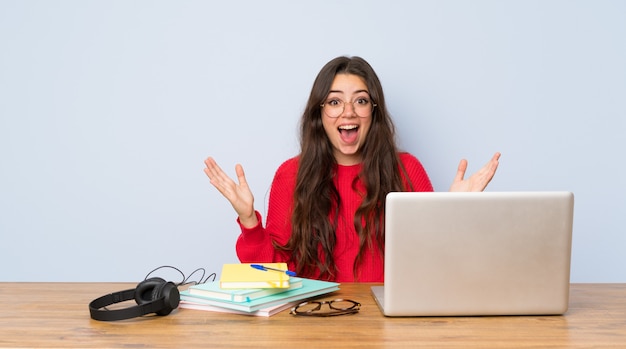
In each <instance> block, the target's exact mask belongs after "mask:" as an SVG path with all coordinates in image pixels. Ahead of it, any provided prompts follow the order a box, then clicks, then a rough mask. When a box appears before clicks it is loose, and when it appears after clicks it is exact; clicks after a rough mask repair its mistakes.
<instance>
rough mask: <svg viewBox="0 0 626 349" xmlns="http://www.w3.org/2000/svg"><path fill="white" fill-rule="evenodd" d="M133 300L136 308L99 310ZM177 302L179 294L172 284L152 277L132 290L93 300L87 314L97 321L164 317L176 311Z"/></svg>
mask: <svg viewBox="0 0 626 349" xmlns="http://www.w3.org/2000/svg"><path fill="white" fill-rule="evenodd" d="M133 298H134V299H135V301H136V302H137V305H136V306H133V307H129V308H124V309H116V310H106V309H105V310H100V309H101V308H103V307H106V306H109V305H111V304H115V303H120V302H124V301H128V300H131V299H133ZM179 302H180V293H179V292H178V288H177V287H176V285H175V284H174V283H173V282H170V281H165V280H163V279H161V278H159V277H153V278H149V279H146V280H144V281H142V282H140V283H139V285H137V287H136V288H134V289H130V290H124V291H119V292H115V293H111V294H107V295H104V296H102V297H100V298H96V299H94V300H93V301H91V303H89V313H90V314H91V318H92V319H94V320H99V321H116V320H126V319H130V318H134V317H139V316H143V315H146V314H150V313H156V314H157V315H160V316H165V315H168V314H169V313H171V312H172V310H174V309H176V308H177V307H178V303H179Z"/></svg>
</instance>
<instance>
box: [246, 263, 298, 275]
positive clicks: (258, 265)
mask: <svg viewBox="0 0 626 349" xmlns="http://www.w3.org/2000/svg"><path fill="white" fill-rule="evenodd" d="M250 266H251V267H252V268H254V269H259V270H263V271H269V270H271V271H277V272H280V273H285V274H287V275H289V276H296V272H295V271H291V270H282V269H276V268H271V267H266V266H264V265H261V264H250Z"/></svg>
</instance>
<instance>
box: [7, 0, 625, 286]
mask: <svg viewBox="0 0 626 349" xmlns="http://www.w3.org/2000/svg"><path fill="white" fill-rule="evenodd" d="M625 16H626V2H625V1H606V0H593V1H592V0H589V1H529V0H525V1H408V0H407V1H330V0H323V1H306V2H302V1H219V2H218V1H96V0H94V1H82V0H76V1H70V0H67V1H17V0H0V234H1V235H0V236H1V239H2V240H1V244H0V263H1V264H2V271H1V272H0V281H138V280H140V279H142V278H143V277H144V276H145V275H146V274H147V273H148V272H149V271H150V270H152V269H154V268H156V267H158V266H160V265H174V266H177V267H179V268H180V269H181V270H183V271H184V272H185V273H186V274H188V273H191V271H193V270H194V269H196V268H198V267H203V268H206V269H207V270H209V271H219V269H220V268H221V265H222V264H223V263H229V262H236V261H237V259H236V256H235V252H234V244H235V240H236V238H237V236H238V234H239V228H238V226H237V225H236V224H235V214H234V211H233V210H232V208H231V207H230V205H229V204H228V202H227V201H226V200H225V199H224V198H222V197H221V195H220V194H219V193H218V192H217V191H216V190H215V189H213V187H212V186H211V185H210V184H209V181H208V179H207V178H206V177H205V175H204V173H203V172H202V169H203V160H204V159H205V158H206V157H207V156H209V155H211V156H214V157H215V158H216V159H217V160H218V162H219V163H220V164H221V165H222V167H223V168H224V169H226V170H227V171H228V172H229V173H230V174H231V175H234V170H233V168H234V165H235V164H236V163H238V162H240V163H242V164H243V165H244V168H245V169H246V172H247V175H248V179H249V182H250V185H251V187H252V188H253V190H254V194H255V197H256V204H257V209H259V210H260V211H261V212H262V213H263V214H264V213H265V211H266V201H267V193H268V190H269V186H270V183H271V180H272V176H273V174H274V171H275V169H276V168H277V167H278V166H279V165H280V163H281V162H282V161H284V160H285V159H287V158H288V157H291V156H293V155H295V154H296V153H297V151H298V139H297V126H298V125H297V123H298V119H299V116H300V114H301V112H302V110H303V107H304V105H305V102H306V99H307V97H308V93H309V89H310V87H311V84H312V82H313V79H314V78H315V75H316V74H317V72H318V71H319V69H320V68H321V67H322V66H323V65H324V64H325V63H326V62H327V61H328V60H330V59H332V58H334V57H336V56H338V55H344V54H348V55H359V56H362V57H364V58H365V59H367V60H368V61H369V62H370V63H371V64H372V65H373V67H374V69H375V70H376V71H377V73H378V74H379V77H380V78H381V80H382V82H383V87H384V88H385V92H386V95H387V98H388V103H389V107H390V110H391V112H392V114H393V116H394V120H395V122H396V125H397V127H398V130H399V137H400V145H401V147H402V148H403V149H405V150H408V151H410V152H411V153H413V154H415V155H416V156H417V157H418V158H420V159H421V160H422V162H423V164H424V166H425V167H426V169H427V170H428V172H429V174H430V176H431V179H432V181H433V184H434V186H435V188H436V190H440V191H444V190H447V188H448V186H449V184H450V182H451V180H452V178H453V176H454V173H455V169H456V166H457V164H458V161H459V160H460V159H461V158H463V157H465V158H467V159H468V160H469V161H470V171H471V172H473V171H475V170H476V169H478V168H479V167H480V166H482V165H483V164H484V163H485V162H486V161H487V160H488V159H489V158H490V157H491V155H492V154H493V152H495V151H500V152H502V154H503V155H502V158H501V165H500V169H499V171H498V173H497V175H496V177H495V179H494V181H493V182H492V184H491V185H490V186H489V190H491V191H526V190H533V191H534V190H567V191H572V192H574V194H575V195H576V208H575V213H576V218H575V223H574V243H573V251H572V256H573V260H572V278H571V279H572V281H573V282H626V268H624V265H626V253H624V248H625V247H626V236H625V234H624V226H625V225H626V224H625V223H626V221H625V218H624V217H625V216H626V210H625V208H626V199H625V198H626V185H625V184H624V180H623V178H622V177H623V176H624V173H625V172H626V166H625V161H624V156H623V152H624V149H626V141H625V140H624V136H623V135H624V133H625V131H626V127H625V119H626V19H625Z"/></svg>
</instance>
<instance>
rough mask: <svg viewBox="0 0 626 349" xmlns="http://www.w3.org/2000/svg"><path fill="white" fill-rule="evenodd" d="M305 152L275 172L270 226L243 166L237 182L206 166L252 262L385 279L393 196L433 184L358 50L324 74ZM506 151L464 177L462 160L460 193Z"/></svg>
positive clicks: (490, 171) (330, 275)
mask: <svg viewBox="0 0 626 349" xmlns="http://www.w3.org/2000/svg"><path fill="white" fill-rule="evenodd" d="M300 126H301V128H300V143H301V150H300V154H299V155H298V156H296V157H294V158H291V159H289V160H287V161H285V162H284V163H283V164H282V165H281V166H280V167H279V168H278V170H277V171H276V174H275V177H274V180H273V182H272V187H271V189H270V197H269V207H268V211H267V219H266V223H265V226H263V224H262V217H261V215H260V214H259V212H258V211H256V210H255V208H254V198H253V195H252V192H251V191H250V188H249V187H248V184H247V182H246V177H245V174H244V171H243V168H242V166H241V165H237V166H236V169H235V170H236V174H237V180H238V183H236V182H235V181H234V180H232V179H231V178H230V177H228V176H227V175H226V173H225V172H224V171H223V170H222V169H221V168H220V167H219V166H218V165H217V163H216V162H215V160H214V159H213V158H211V157H209V158H208V159H207V160H206V161H205V164H206V168H205V169H204V171H205V173H206V174H207V176H208V177H209V179H210V181H211V184H212V185H213V186H215V188H217V190H219V192H220V193H222V195H224V197H226V199H228V201H230V203H231V205H232V206H233V208H234V209H235V211H236V212H237V214H238V222H239V225H240V227H241V235H240V236H239V239H238V240H237V246H236V249H237V255H238V257H239V259H240V260H241V262H243V263H253V262H287V264H288V266H289V268H290V269H292V270H295V271H296V272H297V273H298V275H299V276H302V277H309V278H318V279H323V280H333V281H337V282H352V281H358V282H382V281H383V278H384V275H383V270H384V268H383V262H384V258H383V253H384V242H385V231H384V210H385V197H386V195H387V193H389V192H392V191H433V187H432V184H431V182H430V179H429V178H428V175H427V174H426V171H425V170H424V168H423V167H422V165H421V163H420V162H419V161H418V160H417V158H415V157H414V156H412V155H411V154H408V153H405V152H400V151H399V150H398V149H397V147H396V144H395V129H394V125H393V122H392V120H391V117H390V115H389V112H388V111H387V107H386V105H385V97H384V94H383V89H382V86H381V84H380V81H379V79H378V77H377V75H376V73H375V72H374V70H373V69H372V67H371V66H370V65H369V64H368V63H367V62H366V61H365V60H363V59H362V58H359V57H338V58H335V59H333V60H332V61H330V62H328V63H327V64H326V65H325V66H324V67H323V68H322V70H321V71H320V72H319V74H318V76H317V78H316V79H315V82H314V83H313V88H312V90H311V94H310V96H309V100H308V102H307V106H306V109H305V111H304V114H303V115H302V118H301V122H300ZM499 157H500V154H499V153H496V154H495V155H494V156H493V158H492V159H491V160H490V161H489V162H488V163H487V164H486V165H485V166H484V167H483V168H482V169H480V170H479V171H478V172H476V173H475V174H474V175H472V176H471V177H469V178H468V179H465V178H464V176H465V170H466V168H467V161H465V160H461V162H460V164H459V167H458V171H457V174H456V176H455V178H454V181H453V183H452V186H451V187H450V190H451V191H482V190H483V189H484V188H485V187H486V186H487V184H488V183H489V182H490V181H491V178H492V177H493V175H494V174H495V172H496V169H497V167H498V159H499Z"/></svg>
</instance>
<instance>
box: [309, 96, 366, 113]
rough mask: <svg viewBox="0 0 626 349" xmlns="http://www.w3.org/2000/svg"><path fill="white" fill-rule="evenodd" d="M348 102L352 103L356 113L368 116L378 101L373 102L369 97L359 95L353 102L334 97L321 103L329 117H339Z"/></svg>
mask: <svg viewBox="0 0 626 349" xmlns="http://www.w3.org/2000/svg"><path fill="white" fill-rule="evenodd" d="M346 104H350V105H352V110H354V113H355V114H356V115H357V116H359V117H361V118H366V117H368V116H370V114H371V113H372V111H373V110H374V107H376V103H373V102H372V101H371V100H370V98H369V97H365V96H363V97H357V98H355V99H354V100H353V101H351V102H346V101H344V100H342V99H339V98H336V97H332V98H329V99H327V100H326V102H324V103H322V104H320V107H322V110H324V113H325V114H326V116H328V117H329V118H338V117H339V116H341V114H343V112H344V111H345V109H346Z"/></svg>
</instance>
